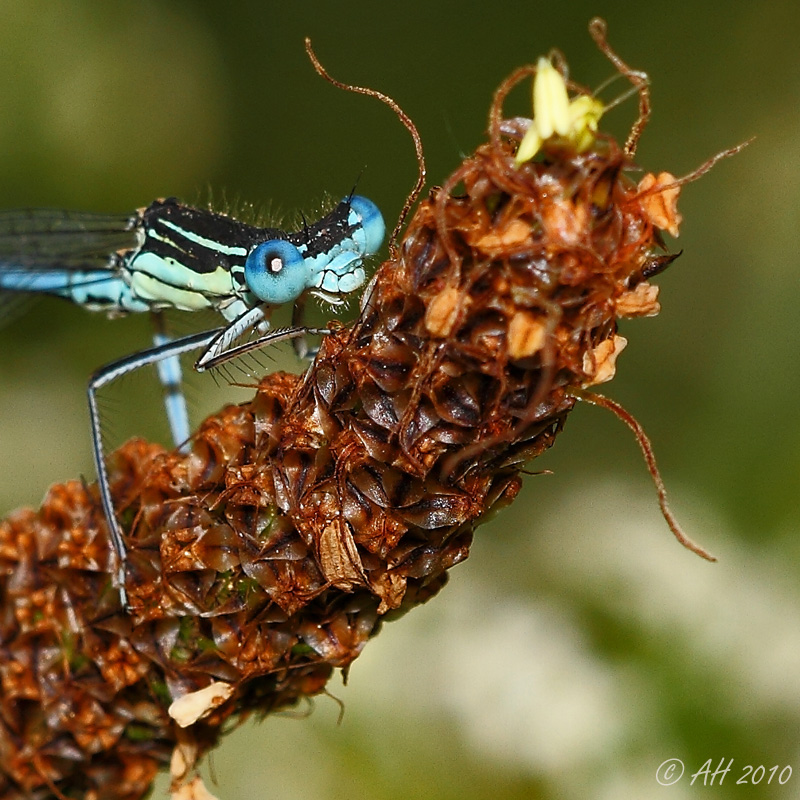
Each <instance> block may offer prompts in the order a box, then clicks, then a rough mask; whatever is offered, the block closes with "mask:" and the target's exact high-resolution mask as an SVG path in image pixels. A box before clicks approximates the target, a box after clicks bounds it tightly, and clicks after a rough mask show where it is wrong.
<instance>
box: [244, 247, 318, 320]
mask: <svg viewBox="0 0 800 800" xmlns="http://www.w3.org/2000/svg"><path fill="white" fill-rule="evenodd" d="M310 277H311V268H310V266H309V265H308V264H307V263H306V261H305V260H304V258H303V256H302V254H301V253H300V251H299V250H298V249H297V248H296V247H295V246H294V245H293V244H292V243H291V242H287V241H285V240H284V239H271V240H270V241H267V242H262V243H261V244H260V245H257V246H256V247H255V248H253V250H252V251H251V252H250V255H248V256H247V260H246V261H245V262H244V278H245V281H247V287H248V288H249V289H250V291H251V292H252V293H253V294H254V295H255V296H256V297H258V299H259V300H261V301H263V302H264V303H269V304H270V305H278V304H280V303H289V302H291V301H292V300H296V299H297V298H298V297H299V296H300V295H301V294H302V293H303V292H304V291H305V290H306V289H307V288H308V286H309V280H310Z"/></svg>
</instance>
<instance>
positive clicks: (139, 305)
mask: <svg viewBox="0 0 800 800" xmlns="http://www.w3.org/2000/svg"><path fill="white" fill-rule="evenodd" d="M384 232H385V231H384V222H383V218H382V216H381V213H380V211H379V210H378V208H377V206H376V205H375V204H374V203H372V202H371V201H370V200H367V199H366V198H364V197H361V196H358V195H350V196H348V197H346V198H344V199H343V200H342V201H341V202H340V203H339V204H338V205H337V206H336V208H334V209H333V211H331V212H330V213H329V214H327V215H326V216H324V217H322V218H321V219H320V220H318V221H317V222H314V223H313V224H306V225H304V226H303V229H302V230H300V231H297V232H286V231H283V230H280V229H278V228H261V227H256V226H253V225H248V224H245V223H243V222H239V221H238V220H235V219H233V218H232V217H229V216H227V215H225V214H219V213H215V212H212V211H208V210H203V209H198V208H192V207H190V206H186V205H183V204H182V203H180V202H178V201H177V200H175V199H174V198H169V199H167V200H157V201H155V202H153V203H151V204H150V205H149V206H147V208H144V209H140V210H138V211H136V212H135V213H133V214H127V215H125V214H122V215H120V214H95V213H86V212H69V211H61V210H50V209H30V210H18V211H4V212H0V315H2V312H3V310H4V306H7V305H10V304H12V303H13V302H15V300H16V299H18V298H19V296H20V294H25V293H27V294H49V295H55V296H57V297H62V298H65V299H67V300H70V301H72V302H73V303H75V304H77V305H80V306H83V307H84V308H87V309H90V310H93V311H104V312H106V313H107V314H108V315H109V316H112V317H113V316H119V315H124V314H127V313H131V312H149V313H150V314H151V315H152V316H153V319H154V322H155V326H156V332H155V334H154V346H153V347H151V348H149V349H147V350H143V351H141V352H137V353H133V354H132V355H129V356H127V357H125V358H122V359H120V360H118V361H114V362H112V363H111V364H108V365H106V366H105V367H102V368H101V369H99V370H98V371H97V372H95V373H94V375H93V376H92V377H91V379H90V381H89V387H88V397H89V414H90V421H91V433H92V450H93V455H94V461H95V466H96V469H97V475H98V485H99V489H100V495H101V498H102V503H103V509H104V512H105V516H106V519H107V522H108V525H109V530H110V535H111V540H112V543H113V546H114V549H115V551H116V555H117V557H118V559H119V571H118V575H117V577H118V580H119V586H120V593H121V596H122V599H123V602H124V600H125V590H124V575H125V542H124V537H123V533H122V530H121V527H120V525H119V523H118V521H117V518H116V515H115V513H114V508H113V503H112V498H111V490H110V488H109V482H108V473H107V469H106V465H105V458H104V451H103V443H102V436H101V426H100V414H99V410H98V405H97V398H96V395H97V392H98V390H99V389H100V388H101V387H102V386H104V385H106V384H107V383H109V382H110V381H112V380H114V379H115V378H117V377H119V376H120V375H123V374H126V373H128V372H131V371H133V370H135V369H138V368H139V367H141V366H144V365H146V364H156V365H157V367H158V371H159V377H160V379H161V381H162V384H163V385H164V388H165V404H166V410H167V418H168V421H169V424H170V430H171V433H172V437H173V440H174V442H175V445H176V446H182V445H184V444H185V442H186V441H187V440H188V439H189V435H190V434H189V422H188V414H187V411H186V404H185V400H184V398H183V393H182V390H181V372H180V362H179V356H180V355H181V354H183V353H186V352H190V351H195V350H200V351H201V353H200V356H199V358H198V359H197V361H196V363H195V368H196V369H198V370H200V371H202V370H204V369H208V368H210V367H214V366H217V365H219V364H220V363H223V362H224V361H225V360H227V359H228V358H229V357H231V356H233V355H236V354H238V353H240V352H242V350H243V345H242V344H241V342H242V341H243V340H245V341H246V340H247V339H248V337H249V336H250V335H251V334H258V333H260V334H264V333H265V332H266V330H267V329H268V327H269V315H270V313H271V310H272V309H273V308H274V307H275V306H278V305H283V304H286V303H296V302H302V298H303V296H304V295H306V294H310V295H313V296H316V297H319V298H321V299H323V300H325V301H327V302H328V303H331V304H338V303H341V302H343V298H344V296H346V295H347V294H348V293H350V292H352V291H354V290H355V289H357V288H359V287H360V286H361V285H362V284H363V283H364V280H365V272H364V264H363V261H364V258H366V257H367V256H370V255H372V254H374V253H375V252H376V251H377V250H378V249H379V247H380V246H381V243H382V241H383V237H384ZM170 309H176V310H179V311H196V310H202V309H211V310H215V311H217V312H219V313H220V314H221V315H222V317H223V319H224V321H225V324H224V325H223V326H221V327H219V328H215V329H213V330H210V331H204V332H202V333H197V334H192V335H190V336H184V337H182V338H179V339H174V340H172V339H170V338H169V336H168V335H167V334H166V330H165V326H164V320H163V312H165V311H166V310H170ZM250 348H251V346H247V348H246V349H250Z"/></svg>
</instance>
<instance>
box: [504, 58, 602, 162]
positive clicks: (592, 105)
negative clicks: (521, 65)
mask: <svg viewBox="0 0 800 800" xmlns="http://www.w3.org/2000/svg"><path fill="white" fill-rule="evenodd" d="M603 110H604V108H603V104H602V103H601V102H600V101H599V100H597V99H595V98H594V97H590V96H589V95H586V94H582V95H578V96H577V97H574V98H573V99H572V100H570V99H569V95H568V93H567V84H566V81H565V80H564V78H563V77H562V75H561V73H560V72H559V71H558V70H557V69H556V68H555V67H554V66H553V65H552V64H551V63H550V60H549V59H547V58H540V59H539V63H538V64H537V65H536V77H535V78H534V80H533V120H532V121H531V125H530V127H529V128H528V130H527V132H526V133H525V136H523V137H522V141H521V142H520V144H519V148H518V149H517V155H516V158H515V161H516V164H517V165H518V166H519V165H520V164H523V163H524V162H525V161H530V160H531V159H532V158H533V157H534V156H535V155H536V154H537V153H538V152H539V150H541V149H542V147H543V146H544V145H545V144H546V143H548V142H552V143H553V144H555V145H557V146H559V147H565V146H567V147H571V148H572V149H574V150H575V152H577V153H583V152H585V151H586V150H588V149H589V148H590V147H591V146H592V145H593V144H594V140H595V133H596V132H597V125H598V123H599V121H600V117H601V116H602V114H603Z"/></svg>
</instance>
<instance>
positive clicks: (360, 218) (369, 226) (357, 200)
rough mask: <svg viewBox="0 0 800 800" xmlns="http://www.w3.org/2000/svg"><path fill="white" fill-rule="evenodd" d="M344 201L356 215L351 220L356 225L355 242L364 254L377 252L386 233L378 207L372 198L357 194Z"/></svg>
mask: <svg viewBox="0 0 800 800" xmlns="http://www.w3.org/2000/svg"><path fill="white" fill-rule="evenodd" d="M344 202H346V203H348V204H349V206H350V211H351V212H352V213H353V214H355V216H356V219H355V220H351V222H352V223H353V224H355V225H357V226H358V227H357V229H356V231H355V232H354V233H353V239H354V240H355V242H356V244H357V245H359V247H360V249H361V251H362V252H363V253H364V255H372V254H373V253H377V252H378V250H379V249H380V246H381V245H382V244H383V237H384V236H385V235H386V224H385V223H384V221H383V215H382V214H381V212H380V209H379V208H378V206H376V205H375V203H373V202H372V200H367V198H366V197H362V196H361V195H358V194H354V195H353V196H352V197H350V198H345V200H344Z"/></svg>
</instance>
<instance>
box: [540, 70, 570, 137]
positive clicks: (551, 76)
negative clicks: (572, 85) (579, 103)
mask: <svg viewBox="0 0 800 800" xmlns="http://www.w3.org/2000/svg"><path fill="white" fill-rule="evenodd" d="M533 124H534V125H536V129H537V130H538V131H539V136H541V137H542V139H549V138H550V137H551V136H552V135H553V134H554V133H557V134H559V136H565V135H566V134H567V131H569V96H568V95H567V84H566V83H565V82H564V78H563V77H562V76H561V73H560V72H559V71H558V70H557V69H556V68H555V67H554V66H553V65H552V64H551V63H550V61H549V60H548V59H546V58H540V59H539V63H538V64H537V65H536V77H535V78H534V80H533Z"/></svg>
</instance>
